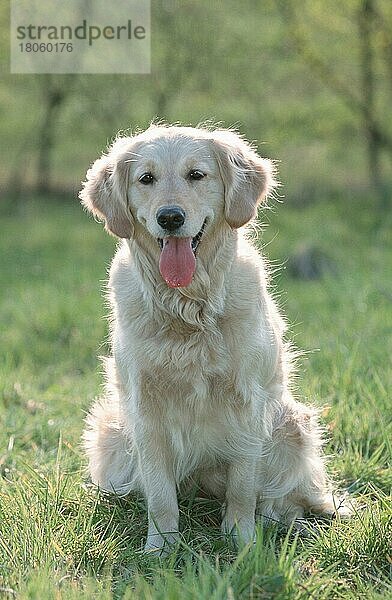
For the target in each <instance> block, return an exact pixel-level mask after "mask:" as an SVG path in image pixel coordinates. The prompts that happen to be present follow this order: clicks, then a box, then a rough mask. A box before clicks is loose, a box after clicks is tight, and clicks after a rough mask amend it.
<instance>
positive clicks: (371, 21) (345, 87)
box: [278, 0, 392, 210]
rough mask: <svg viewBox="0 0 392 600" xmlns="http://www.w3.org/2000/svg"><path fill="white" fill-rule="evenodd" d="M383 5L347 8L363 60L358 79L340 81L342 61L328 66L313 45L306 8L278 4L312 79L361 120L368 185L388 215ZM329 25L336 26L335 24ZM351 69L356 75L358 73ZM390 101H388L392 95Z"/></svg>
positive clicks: (389, 31)
mask: <svg viewBox="0 0 392 600" xmlns="http://www.w3.org/2000/svg"><path fill="white" fill-rule="evenodd" d="M382 4H383V3H381V2H377V0H355V2H351V3H350V4H349V6H348V9H349V10H350V14H349V18H350V20H351V22H352V23H354V24H355V27H356V32H357V35H356V38H353V39H351V40H350V43H351V44H353V45H355V46H356V47H357V50H358V54H359V61H358V69H359V77H358V78H355V77H354V78H352V79H351V80H350V81H348V79H344V78H343V77H342V76H341V75H340V72H339V68H336V67H334V65H335V64H337V65H338V64H339V56H337V57H336V56H335V60H334V61H333V62H332V61H330V60H328V58H327V55H326V54H325V50H324V49H323V48H322V47H320V45H318V44H317V43H315V42H314V38H315V36H317V32H314V31H312V30H311V27H310V26H309V24H308V23H307V22H306V16H305V17H304V14H305V15H306V13H305V11H303V6H302V4H301V11H299V10H298V8H297V6H298V5H297V3H295V1H294V0H279V2H278V6H279V10H280V14H281V16H282V20H283V23H284V26H285V30H286V31H287V33H288V36H289V40H290V42H291V44H292V46H293V48H294V50H295V52H296V53H297V54H298V55H299V56H300V57H301V59H302V60H303V61H304V62H305V63H306V64H307V66H308V67H309V68H310V70H311V71H312V73H314V74H315V75H316V76H317V77H318V78H319V79H320V80H321V81H322V82H323V83H324V84H325V85H326V86H327V87H328V88H329V89H330V90H331V91H333V92H334V93H335V94H336V95H337V96H338V97H339V98H340V99H341V100H342V101H343V102H344V103H345V104H346V106H347V107H349V109H350V110H351V111H352V112H353V114H354V115H355V116H356V118H357V119H358V124H359V126H360V127H361V129H362V132H363V139H364V143H365V147H366V154H367V164H368V172H369V180H370V182H371V185H372V188H373V190H374V193H375V195H376V197H377V200H378V205H379V207H380V208H381V209H382V210H386V209H387V208H388V206H389V197H388V193H387V190H386V185H385V182H384V177H383V173H382V171H383V169H382V155H383V153H386V154H387V155H388V157H389V160H390V159H391V158H392V133H391V131H390V130H389V122H388V121H387V119H386V116H385V113H381V111H380V110H379V108H378V107H379V105H380V104H381V102H379V95H382V96H384V95H385V94H386V93H387V90H386V89H385V86H380V85H379V82H378V81H377V77H376V60H377V61H382V62H383V63H384V68H385V67H386V69H387V70H388V69H389V73H391V65H390V63H389V59H390V58H391V56H392V27H391V25H392V20H390V23H388V17H389V18H390V13H388V14H383V12H382ZM346 7H347V6H346ZM310 10H311V11H314V12H317V11H320V5H319V4H318V3H317V2H313V3H312V7H311V9H310ZM321 10H323V8H321ZM324 10H325V5H324ZM334 18H335V19H339V14H338V11H336V12H335V13H334ZM316 22H317V19H316ZM329 22H333V19H330V20H329ZM381 23H382V25H383V27H382V35H383V38H384V43H383V46H384V47H383V49H382V50H383V52H380V48H379V46H378V44H377V42H376V34H377V33H379V31H380V24H381ZM331 45H332V44H331ZM385 59H386V60H385ZM353 69H354V70H355V67H353ZM388 95H389V97H390V90H389V93H388ZM391 100H392V98H390V101H391Z"/></svg>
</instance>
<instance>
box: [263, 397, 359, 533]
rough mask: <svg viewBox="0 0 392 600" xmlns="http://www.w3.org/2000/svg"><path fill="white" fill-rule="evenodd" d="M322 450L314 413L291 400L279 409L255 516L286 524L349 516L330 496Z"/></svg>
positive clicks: (269, 444)
mask: <svg viewBox="0 0 392 600" xmlns="http://www.w3.org/2000/svg"><path fill="white" fill-rule="evenodd" d="M321 447H322V434H321V430H320V427H319V425H318V419H317V412H316V411H314V410H313V409H311V408H308V407H306V406H304V405H302V404H299V403H297V402H295V401H294V400H291V399H289V401H288V402H287V403H285V404H282V405H280V407H279V408H278V409H277V411H276V414H275V415H274V419H273V428H272V432H271V436H270V439H269V440H268V442H267V443H266V446H265V453H264V458H263V460H262V462H261V470H260V475H261V477H260V480H259V489H260V498H261V502H260V505H259V510H258V512H260V513H261V514H265V515H266V517H267V519H268V518H269V515H271V518H272V519H273V520H275V519H277V520H279V521H283V522H285V523H290V522H293V521H296V520H297V519H302V517H303V515H304V513H315V514H321V515H323V514H324V515H330V516H332V515H334V514H337V513H338V514H340V515H341V516H346V515H347V514H349V512H350V509H349V507H348V506H347V505H345V506H344V505H343V504H342V503H341V500H340V499H339V498H335V497H334V495H333V494H332V492H331V482H330V481H329V479H328V476H327V473H326V469H325V464H324V459H323V457H322V454H321Z"/></svg>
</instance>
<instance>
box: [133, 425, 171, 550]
mask: <svg viewBox="0 0 392 600" xmlns="http://www.w3.org/2000/svg"><path fill="white" fill-rule="evenodd" d="M138 451H139V457H140V467H141V473H142V478H143V485H144V493H145V497H146V500H147V507H148V532H147V541H146V544H145V547H144V549H145V551H156V552H157V553H158V554H160V555H162V554H166V553H167V552H168V551H169V550H170V546H171V545H173V544H174V543H175V542H176V541H177V540H178V537H179V534H178V518H179V515H178V502H177V491H176V482H175V479H174V474H173V465H172V462H171V461H170V452H169V451H168V444H167V443H166V440H165V438H164V436H163V435H158V436H157V432H156V431H152V430H151V431H144V434H143V438H142V439H141V440H139V443H138Z"/></svg>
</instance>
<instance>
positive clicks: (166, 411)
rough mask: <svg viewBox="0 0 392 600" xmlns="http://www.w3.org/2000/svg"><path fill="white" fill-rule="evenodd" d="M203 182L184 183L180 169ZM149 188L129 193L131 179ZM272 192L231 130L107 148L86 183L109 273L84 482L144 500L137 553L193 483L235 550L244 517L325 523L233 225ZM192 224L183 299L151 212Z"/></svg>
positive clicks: (316, 459) (251, 254) (304, 440)
mask: <svg viewBox="0 0 392 600" xmlns="http://www.w3.org/2000/svg"><path fill="white" fill-rule="evenodd" d="M191 169H199V170H202V171H203V172H204V173H206V176H205V177H204V178H203V179H202V180H200V181H190V180H189V178H188V173H189V171H190V170H191ZM147 171H148V172H151V173H153V175H154V177H155V181H154V184H153V185H143V184H141V183H140V182H139V180H138V179H139V177H140V175H141V174H143V173H144V172H147ZM274 185H275V182H274V169H273V166H272V164H271V162H270V161H268V160H267V159H262V158H260V157H259V156H258V155H257V154H256V153H255V152H254V151H253V150H252V148H251V147H250V146H249V144H247V143H246V142H245V141H244V140H243V139H242V138H240V137H239V136H238V135H237V134H235V133H233V132H231V131H225V130H209V129H203V128H200V129H199V128H197V129H193V128H188V127H169V126H151V127H150V128H149V129H148V130H147V131H145V132H143V133H140V134H138V135H136V136H134V137H125V138H119V139H118V140H117V141H116V142H115V143H114V144H113V146H112V147H111V148H110V149H109V151H108V153H107V154H106V155H104V156H103V157H101V158H100V159H99V160H98V161H97V162H96V163H95V164H94V165H93V167H92V168H91V169H90V171H89V172H88V174H87V181H86V182H85V184H84V189H83V191H82V192H81V199H82V202H83V204H84V206H85V207H87V208H88V209H89V210H90V211H92V212H93V213H94V214H95V215H97V216H98V217H99V218H101V219H103V220H104V222H105V225H106V228H107V229H108V230H109V231H110V232H111V233H113V234H115V235H117V236H119V237H122V238H124V240H123V241H122V243H121V245H120V247H119V249H118V251H117V253H116V255H115V257H114V260H113V263H112V266H111V269H110V277H109V284H108V289H109V298H110V302H111V306H112V321H111V332H112V347H113V355H112V356H111V357H110V358H108V359H107V361H106V363H105V364H106V378H107V386H106V387H107V391H106V394H105V396H104V398H102V399H100V400H98V401H97V402H96V403H95V405H94V406H93V407H92V409H91V412H90V414H89V415H88V417H87V425H86V430H85V432H84V445H85V449H86V452H87V456H88V460H89V471H90V474H91V478H92V481H93V482H94V483H96V484H97V485H99V486H100V488H101V489H103V490H107V491H113V492H116V493H117V494H127V493H129V492H131V491H133V490H138V491H141V492H143V493H144V495H145V497H146V500H147V505H148V514H149V527H148V535H147V542H146V549H147V550H150V549H158V550H159V551H164V549H165V548H166V547H167V545H169V544H170V543H172V542H173V541H175V540H176V539H177V538H178V505H177V490H178V487H179V486H180V484H182V483H185V482H189V481H194V482H196V483H197V484H198V485H199V486H200V487H201V488H203V490H204V491H205V492H207V493H210V494H212V495H215V496H218V497H219V498H221V499H222V502H223V503H224V507H225V510H224V517H223V522H222V531H223V532H224V533H231V534H234V535H237V536H239V537H240V538H241V539H242V540H243V541H245V542H247V541H249V540H251V539H252V538H253V535H254V526H255V514H256V509H257V512H258V513H260V514H262V515H264V516H266V517H267V518H271V519H278V520H280V521H285V522H291V521H293V520H296V519H301V518H302V517H303V514H304V511H315V512H321V513H322V512H327V513H333V512H334V510H335V506H334V499H333V497H332V494H331V492H330V485H329V482H328V479H327V477H326V473H325V468H324V461H323V458H322V456H321V453H320V448H321V434H320V429H319V427H318V424H317V415H316V414H315V411H314V410H313V409H312V408H309V407H307V406H304V405H303V404H300V403H299V402H297V401H296V400H295V399H294V398H293V396H292V394H291V391H290V380H289V377H290V367H291V357H290V352H289V349H288V347H287V345H286V343H285V342H284V341H283V334H284V330H285V326H284V322H283V320H282V318H281V316H280V314H279V311H278V309H277V307H276V304H275V302H274V301H273V299H272V298H271V295H270V293H269V291H268V275H267V271H266V267H265V265H264V262H263V259H262V257H261V256H260V255H259V254H258V252H257V251H256V249H255V248H254V247H253V246H252V244H251V242H250V241H249V240H248V239H247V237H246V232H245V231H244V228H242V226H243V225H245V224H246V223H248V222H249V221H250V220H251V219H252V218H253V217H254V216H255V215H256V211H257V206H258V204H259V203H260V202H261V201H263V200H264V198H265V197H266V196H267V195H268V193H270V192H271V191H272V189H273V187H274ZM171 204H175V205H179V206H181V207H182V208H183V209H184V211H185V213H186V220H185V223H184V225H183V226H182V228H181V231H180V235H182V236H184V237H186V236H192V237H193V236H196V235H197V233H198V232H199V230H200V229H201V227H202V224H203V222H204V220H205V219H207V225H206V229H205V232H204V235H203V237H202V239H201V242H200V246H199V248H198V251H197V268H196V272H195V275H194V279H193V281H192V283H191V285H190V286H189V287H186V288H178V289H172V288H170V287H168V286H167V284H166V283H165V281H164V280H163V278H162V276H161V275H160V272H159V269H158V263H159V256H160V248H159V244H158V242H157V238H159V237H163V236H164V232H162V229H161V228H160V226H159V225H158V223H157V220H156V213H157V210H158V208H160V207H162V206H165V205H171Z"/></svg>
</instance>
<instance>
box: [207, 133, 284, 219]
mask: <svg viewBox="0 0 392 600" xmlns="http://www.w3.org/2000/svg"><path fill="white" fill-rule="evenodd" d="M212 142H213V146H214V150H215V154H216V158H217V161H218V165H219V170H220V172H221V176H222V180H223V184H224V188H225V218H226V221H227V223H228V224H229V225H230V227H232V228H233V229H238V228H239V227H242V226H243V225H245V224H246V223H248V222H249V221H250V220H251V219H253V218H254V217H255V216H256V214H257V207H258V206H259V204H260V203H261V202H262V201H263V200H264V199H265V198H266V197H267V195H268V194H269V193H270V192H271V191H272V190H273V188H274V187H275V186H276V181H275V178H274V174H275V168H274V165H273V163H272V161H270V160H268V159H267V158H261V157H260V156H259V155H258V154H256V152H255V151H254V150H253V149H252V148H251V147H250V145H249V144H248V143H247V142H245V141H244V140H243V139H241V137H240V136H239V135H237V134H236V133H234V132H232V131H225V130H216V131H214V132H212Z"/></svg>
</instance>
